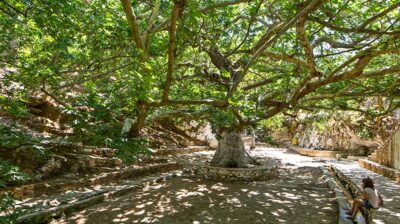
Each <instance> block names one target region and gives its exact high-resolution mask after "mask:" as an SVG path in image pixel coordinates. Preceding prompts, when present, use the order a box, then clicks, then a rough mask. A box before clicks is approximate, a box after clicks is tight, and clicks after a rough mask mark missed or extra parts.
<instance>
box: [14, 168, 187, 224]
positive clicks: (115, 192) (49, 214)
mask: <svg viewBox="0 0 400 224" xmlns="http://www.w3.org/2000/svg"><path fill="white" fill-rule="evenodd" d="M178 176H181V172H179V171H178V172H169V173H166V174H162V175H160V174H157V175H150V176H146V177H145V178H140V179H137V180H124V181H121V182H120V183H112V184H108V185H102V186H96V187H89V188H85V189H84V190H80V191H69V192H65V193H63V194H59V195H54V196H50V197H47V196H46V197H38V198H34V199H28V200H24V201H19V202H18V203H17V204H16V208H18V209H21V210H22V212H23V213H24V215H22V216H20V217H18V220H17V223H29V224H34V223H48V222H49V221H51V220H52V219H54V218H56V219H57V218H59V217H60V216H61V215H68V214H70V213H72V212H76V211H79V210H81V209H83V208H85V207H89V206H92V205H95V204H97V203H101V202H103V201H106V200H110V199H113V198H116V197H120V196H122V195H125V194H129V193H132V192H134V191H136V190H138V189H141V188H143V187H146V186H150V185H153V184H157V183H160V182H163V181H167V180H169V179H171V178H174V177H178Z"/></svg>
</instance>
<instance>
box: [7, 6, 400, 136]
mask: <svg viewBox="0 0 400 224" xmlns="http://www.w3.org/2000/svg"><path fill="white" fill-rule="evenodd" d="M399 7H400V3H399V2H398V1H396V0H379V1H345V0H331V1H325V0H307V1H304V0H295V1H280V0H279V1H276V0H274V1H272V0H252V1H249V0H207V1H203V0H201V1H200V0H174V1H167V0H153V1H140V0H132V1H131V0H121V1H107V0H91V1H77V0H76V1H70V0H68V1H67V0H59V1H53V0H45V1H30V0H24V1H21V0H6V1H2V2H1V3H0V10H1V13H0V27H1V30H3V32H2V33H1V34H0V43H1V44H0V49H1V50H0V55H1V60H0V67H2V68H3V70H4V72H3V73H4V74H3V75H2V77H1V78H2V80H3V84H2V85H8V86H9V85H12V84H13V83H14V84H15V83H18V84H19V85H20V86H22V87H23V88H19V89H17V90H16V91H13V92H12V93H11V92H8V98H7V99H8V100H11V101H13V102H24V101H26V100H27V99H28V98H29V96H30V95H31V94H32V93H34V92H37V91H41V92H43V93H45V94H47V95H48V96H49V97H51V98H53V99H54V100H55V101H57V102H58V103H59V104H60V105H61V106H62V107H64V109H66V110H69V111H77V110H78V109H77V108H80V107H82V106H87V107H89V108H90V112H88V115H87V116H89V118H88V119H87V120H86V121H85V122H87V123H90V122H92V123H95V124H96V125H104V124H109V123H119V124H121V123H122V122H123V120H124V119H125V118H127V117H130V118H136V123H135V125H134V127H133V128H132V129H133V130H132V131H131V134H132V136H137V134H138V133H139V131H140V129H141V128H142V127H143V126H145V125H146V124H147V123H148V122H151V121H150V120H149V117H154V116H152V115H153V114H155V113H157V112H159V111H162V110H168V111H175V112H176V113H175V116H172V117H175V118H176V117H177V116H178V114H180V115H182V113H183V112H185V111H191V112H198V111H202V112H204V113H205V114H208V115H207V116H198V117H201V118H205V119H208V120H210V121H212V122H213V124H214V125H216V126H218V125H219V126H223V127H230V126H236V127H237V126H246V125H249V124H252V123H256V122H257V121H260V120H263V119H269V118H271V117H274V116H275V115H277V114H279V113H281V112H293V111H298V110H307V111H315V110H321V109H322V110H354V111H359V112H363V113H366V114H368V115H370V116H382V115H385V114H388V113H390V111H392V110H394V109H395V108H398V106H399V95H400V94H399V91H400V79H399V72H400V65H399V61H400V60H399V59H400V56H399V53H400V52H399V51H400V50H399V49H400V47H399V38H400V25H399V18H400V15H399V14H400V13H399ZM378 99H381V100H382V99H383V101H384V103H383V104H381V106H379V107H378V106H377V104H378V103H377V102H378ZM210 108H211V109H210ZM3 109H4V108H3ZM71 113H73V112H71ZM171 114H174V113H171ZM192 114H193V113H192ZM180 115H179V116H180ZM217 129H218V128H217Z"/></svg>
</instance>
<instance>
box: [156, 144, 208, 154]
mask: <svg viewBox="0 0 400 224" xmlns="http://www.w3.org/2000/svg"><path fill="white" fill-rule="evenodd" d="M207 150H213V149H212V148H211V147H210V146H189V147H185V148H172V149H160V150H158V151H156V152H155V153H153V155H154V156H168V155H179V154H186V153H194V152H201V151H207Z"/></svg>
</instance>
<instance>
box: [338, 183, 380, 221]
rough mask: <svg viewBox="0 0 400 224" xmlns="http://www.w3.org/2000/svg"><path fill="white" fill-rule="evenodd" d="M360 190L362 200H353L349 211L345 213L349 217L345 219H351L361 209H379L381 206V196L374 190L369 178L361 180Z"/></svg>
mask: <svg viewBox="0 0 400 224" xmlns="http://www.w3.org/2000/svg"><path fill="white" fill-rule="evenodd" d="M362 188H363V195H362V199H360V198H355V199H354V202H353V206H352V208H351V210H350V211H348V212H347V213H346V214H347V215H349V216H348V217H347V218H349V219H353V218H354V217H355V216H356V215H357V212H358V210H359V209H360V208H361V207H365V208H367V209H370V208H379V206H381V205H383V200H382V196H381V194H380V193H379V192H378V190H376V189H375V186H374V181H373V180H372V179H371V178H369V177H367V178H364V179H363V180H362Z"/></svg>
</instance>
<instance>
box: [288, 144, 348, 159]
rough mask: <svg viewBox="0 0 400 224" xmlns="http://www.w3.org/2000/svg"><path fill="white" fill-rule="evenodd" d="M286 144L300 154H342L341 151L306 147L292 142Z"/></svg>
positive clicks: (322, 155) (333, 155)
mask: <svg viewBox="0 0 400 224" xmlns="http://www.w3.org/2000/svg"><path fill="white" fill-rule="evenodd" d="M284 146H285V147H286V148H288V149H290V150H292V151H295V152H297V153H298V154H300V155H303V156H309V157H336V154H342V152H340V151H329V150H314V149H305V148H301V147H298V146H295V145H291V144H284Z"/></svg>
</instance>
